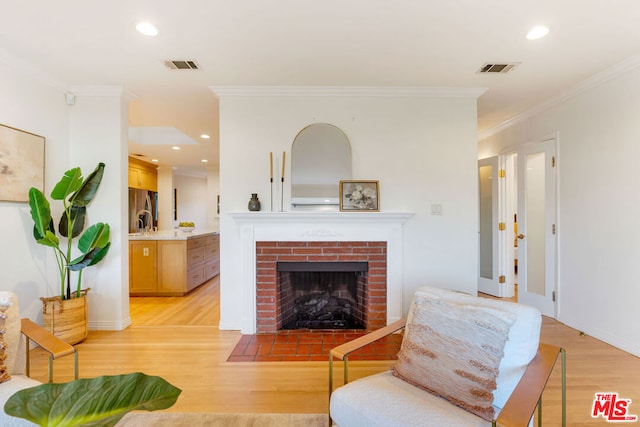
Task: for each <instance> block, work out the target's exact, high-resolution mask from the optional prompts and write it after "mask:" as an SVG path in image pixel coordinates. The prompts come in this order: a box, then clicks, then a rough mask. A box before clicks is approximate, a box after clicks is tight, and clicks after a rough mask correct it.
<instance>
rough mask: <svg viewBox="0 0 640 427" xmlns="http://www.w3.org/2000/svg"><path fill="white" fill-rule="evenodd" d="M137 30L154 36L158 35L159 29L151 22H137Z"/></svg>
mask: <svg viewBox="0 0 640 427" xmlns="http://www.w3.org/2000/svg"><path fill="white" fill-rule="evenodd" d="M136 30H138V32H139V33H140V34H144V35H145V36H151V37H153V36H157V35H158V29H157V28H156V27H155V25H153V24H152V23H151V22H146V21H144V22H138V24H136Z"/></svg>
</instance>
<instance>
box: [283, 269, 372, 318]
mask: <svg viewBox="0 0 640 427" xmlns="http://www.w3.org/2000/svg"><path fill="white" fill-rule="evenodd" d="M276 269H277V271H278V304H279V309H280V310H279V311H280V315H281V318H282V327H281V329H366V327H365V323H366V316H365V313H366V307H365V300H366V296H365V294H366V285H367V275H368V269H369V266H368V263H367V262H277V264H276Z"/></svg>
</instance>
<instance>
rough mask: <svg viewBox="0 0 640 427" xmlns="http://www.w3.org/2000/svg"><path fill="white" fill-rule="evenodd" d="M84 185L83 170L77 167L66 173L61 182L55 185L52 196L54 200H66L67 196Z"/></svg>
mask: <svg viewBox="0 0 640 427" xmlns="http://www.w3.org/2000/svg"><path fill="white" fill-rule="evenodd" d="M81 185H82V171H80V168H78V167H75V168H73V169H69V170H68V171H66V172H65V173H64V175H63V176H62V179H60V182H58V183H57V184H56V186H55V187H53V190H52V191H51V198H52V199H53V200H64V199H66V198H67V196H68V195H69V194H71V193H73V192H75V191H77V190H78V188H80V186H81Z"/></svg>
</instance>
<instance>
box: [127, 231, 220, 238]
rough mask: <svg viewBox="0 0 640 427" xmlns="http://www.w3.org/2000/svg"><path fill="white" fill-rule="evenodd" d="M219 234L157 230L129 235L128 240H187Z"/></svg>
mask: <svg viewBox="0 0 640 427" xmlns="http://www.w3.org/2000/svg"><path fill="white" fill-rule="evenodd" d="M216 234H220V233H218V232H217V231H213V230H198V229H195V230H193V231H182V230H178V229H176V230H158V231H150V232H149V233H129V240H189V239H195V238H196V237H203V236H210V235H216Z"/></svg>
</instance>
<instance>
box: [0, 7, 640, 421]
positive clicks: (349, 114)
mask: <svg viewBox="0 0 640 427" xmlns="http://www.w3.org/2000/svg"><path fill="white" fill-rule="evenodd" d="M468 6H469V7H472V6H471V5H468ZM574 6H575V8H576V10H580V9H582V8H583V7H584V5H580V6H578V5H574ZM623 6H626V8H625V7H623ZM618 7H620V9H621V10H622V9H624V10H626V11H627V15H628V16H627V17H624V19H623V13H621V11H620V10H618V13H619V15H616V17H619V18H620V20H621V21H624V22H625V23H626V24H625V25H631V24H628V23H629V22H630V21H633V20H634V19H635V18H637V16H635V15H637V13H638V11H637V9H638V8H637V6H636V5H635V4H634V3H632V2H621V4H620V5H618ZM550 8H551V9H553V7H550ZM592 8H593V9H597V8H598V6H592ZM369 13H373V12H369ZM477 13H478V16H481V12H480V11H477ZM585 14H586V12H585ZM592 15H593V13H592V11H590V13H589V14H588V15H585V16H583V19H585V20H586V19H587V18H589V19H591V20H593V21H590V22H597V21H596V20H594V18H593V17H592ZM576 16H577V17H579V16H580V13H577V14H576ZM355 20H357V18H355V17H354V22H355ZM613 21H615V20H614V19H612V20H611V22H608V25H607V30H609V32H611V33H613V34H614V37H615V36H616V35H617V36H618V37H619V38H620V40H619V43H617V42H616V43H614V42H610V44H608V45H607V46H611V49H609V50H610V51H612V50H614V49H613V46H616V48H618V49H621V50H620V51H615V55H614V54H611V56H607V57H606V58H605V59H603V60H602V62H601V63H600V64H599V65H598V66H592V68H591V69H592V70H594V69H595V70H597V71H594V72H592V73H589V74H588V75H583V76H582V78H581V79H579V83H576V84H574V85H572V86H571V87H565V88H558V90H557V91H556V92H555V93H554V96H550V97H548V98H546V99H545V100H544V102H542V101H541V102H539V103H537V104H535V105H534V106H532V107H531V108H530V109H528V110H524V111H522V112H521V114H519V115H515V114H514V115H512V116H509V120H507V118H506V117H505V120H502V121H499V125H498V124H497V125H496V126H494V127H491V128H489V127H486V126H484V127H482V128H480V126H479V122H478V120H479V119H478V109H479V105H481V104H482V100H483V97H484V95H479V94H478V93H475V94H474V93H473V92H471V93H469V92H467V93H466V95H465V96H464V97H458V96H454V95H453V94H452V93H451V92H450V93H449V94H448V95H447V96H448V97H447V96H445V97H441V96H435V95H434V94H433V93H431V94H429V93H425V92H424V91H423V92H422V93H421V94H420V93H418V94H419V96H414V95H411V96H409V95H407V94H406V93H405V94H403V95H399V94H398V93H396V94H393V93H391V94H389V93H382V92H383V91H380V90H378V92H377V93H376V92H375V86H374V90H373V91H370V92H369V93H366V94H363V93H359V94H356V93H354V91H353V90H352V89H350V87H352V86H349V85H354V86H358V85H360V84H365V85H371V81H366V82H362V83H361V82H360V81H359V80H358V79H357V78H356V77H352V78H348V79H347V78H345V79H344V81H342V80H341V81H339V82H337V83H336V81H335V80H332V81H329V82H328V83H326V82H325V83H324V84H325V85H326V84H331V83H334V84H341V85H345V86H341V88H342V92H341V93H337V94H336V93H333V94H331V95H330V96H326V95H322V94H320V93H310V91H309V90H307V92H304V91H300V92H298V93H297V94H296V96H290V95H287V96H285V95H277V94H273V93H272V94H269V95H268V96H267V95H265V94H261V93H257V92H256V91H253V92H251V90H253V89H249V90H247V91H246V92H245V93H244V94H238V93H236V94H233V93H230V92H229V91H227V92H225V91H224V84H226V83H229V82H231V83H229V84H234V82H233V80H232V79H226V80H225V79H221V81H208V82H206V83H205V85H206V87H207V90H208V91H209V92H213V93H215V92H216V90H217V92H218V93H219V94H220V95H219V101H216V102H219V103H220V106H221V111H220V126H221V130H220V159H221V162H220V182H221V200H222V205H221V209H222V210H221V219H220V227H221V229H220V231H221V236H223V237H222V256H221V261H222V266H221V267H222V274H221V281H222V282H221V283H220V292H221V318H220V323H221V329H230V330H236V331H237V330H242V328H243V327H245V325H244V324H243V321H245V320H246V319H247V318H248V317H247V316H246V313H245V311H246V309H247V300H246V299H244V298H243V293H242V292H244V291H243V290H242V289H241V288H239V287H237V284H238V283H240V282H242V279H241V278H239V275H241V274H243V273H242V271H241V268H240V265H241V262H242V261H241V260H240V259H239V255H238V252H239V247H240V246H239V245H240V243H241V242H240V238H239V236H238V232H239V229H240V226H239V225H238V224H237V223H236V222H235V220H234V219H233V217H232V213H235V212H245V211H246V205H247V200H248V198H249V196H250V194H251V193H254V192H258V193H260V194H261V196H263V197H265V198H267V199H268V194H269V180H268V178H269V175H268V173H269V171H268V159H269V152H274V153H281V152H282V151H286V152H287V153H288V152H289V150H290V146H291V142H292V141H293V138H294V137H295V135H296V133H297V132H298V131H300V129H302V128H303V127H304V126H305V125H306V124H308V123H310V122H312V121H313V120H314V119H315V120H317V121H323V122H329V123H332V124H334V125H336V126H339V127H340V128H342V129H344V130H345V131H347V132H348V133H349V135H350V136H352V138H351V142H352V144H353V154H354V156H353V157H354V174H355V175H356V176H357V177H358V178H362V179H377V180H379V181H380V187H381V211H382V212H381V213H384V211H387V212H410V213H412V214H413V216H412V217H411V219H409V220H408V221H407V222H406V223H405V224H404V225H403V227H404V228H403V230H404V231H403V246H402V255H401V257H400V260H399V261H398V259H395V260H394V261H395V262H400V264H401V266H402V267H401V270H402V295H401V296H400V298H399V301H400V302H401V303H400V304H401V306H400V308H399V311H402V310H403V309H404V308H405V307H406V304H407V302H408V300H409V299H410V298H411V294H412V291H413V290H415V289H416V288H417V287H419V286H421V285H425V284H431V285H438V286H441V287H443V288H449V289H456V290H461V291H467V292H473V291H475V290H476V289H477V262H478V261H477V258H478V256H477V160H478V159H480V158H485V157H490V156H492V155H496V154H501V153H503V152H505V151H509V150H511V149H512V148H513V147H516V146H518V145H520V144H524V143H528V142H534V141H537V140H539V139H540V138H543V137H545V136H547V135H549V134H553V135H557V136H558V141H559V143H558V152H557V155H558V207H559V209H558V214H557V215H558V256H557V261H556V263H557V268H558V274H557V287H558V301H557V320H558V321H559V322H562V323H564V324H566V325H568V326H570V327H572V328H573V329H575V330H576V331H581V332H583V333H585V334H587V335H589V336H591V337H595V338H596V339H598V340H601V341H603V342H606V343H608V344H611V345H613V346H615V347H617V348H619V349H621V350H623V351H625V352H627V353H630V354H632V355H635V356H639V355H640V347H639V344H638V343H640V322H638V311H637V309H636V306H635V301H637V300H638V298H639V297H640V288H639V287H638V286H637V284H636V283H635V282H636V280H635V277H636V274H635V271H634V268H633V266H634V265H635V260H636V259H638V257H639V255H640V248H639V247H638V245H637V238H635V234H634V225H635V222H636V219H637V218H638V217H639V216H640V215H639V214H640V207H639V206H638V204H637V203H635V198H634V196H635V194H636V193H637V191H636V188H637V185H636V182H638V180H639V178H640V176H639V175H640V171H639V170H638V168H637V167H636V165H635V163H636V160H635V159H636V158H637V157H638V154H640V153H639V152H640V147H639V146H638V144H637V141H638V139H639V137H640V129H639V128H638V126H637V124H636V123H637V120H636V111H637V107H638V105H639V104H640V90H639V86H638V84H637V82H638V81H639V79H640V68H639V65H640V60H639V59H638V57H637V56H636V52H635V51H634V52H632V53H630V51H631V50H632V49H629V50H622V47H624V46H627V44H631V45H634V39H633V37H636V36H635V32H633V31H631V30H629V28H633V27H632V26H631V27H628V26H625V25H622V24H616V23H615V22H613ZM636 21H637V20H636ZM455 22H458V21H457V20H456V21H455ZM615 27H617V28H615ZM625 30H626V31H628V34H627V35H628V38H624V39H623V38H622V37H621V36H620V32H622V33H624V31H625ZM567 31H573V29H572V30H567ZM576 31H577V30H576ZM614 40H615V38H614ZM623 40H624V43H623ZM621 45H622V46H621ZM634 46H637V44H636V45H634ZM12 47H13V46H11V45H5V46H4V49H3V51H2V52H1V53H2V55H1V57H0V58H1V60H0V77H1V78H0V91H1V93H2V94H3V96H2V97H1V98H0V112H1V115H2V117H0V123H2V124H4V125H8V126H12V127H15V128H19V129H23V130H26V131H29V132H33V133H36V134H39V135H43V136H45V137H46V145H45V149H46V151H45V159H46V165H45V186H46V188H47V189H49V190H50V188H51V186H52V185H53V184H54V183H55V182H56V179H57V177H59V176H60V175H61V173H62V172H64V171H65V170H67V169H68V168H69V167H71V166H74V165H76V164H80V165H81V166H82V167H83V169H87V170H89V169H90V168H91V167H92V166H93V165H95V163H97V162H98V161H104V162H105V163H106V164H107V169H106V174H107V175H106V176H107V177H108V178H106V179H105V181H104V182H103V186H102V187H101V193H100V197H99V198H96V200H95V204H94V205H92V210H93V211H94V212H99V213H100V216H101V218H100V220H102V221H106V222H109V223H110V224H112V227H113V230H114V235H113V243H112V249H111V252H110V254H109V257H108V258H107V259H105V260H104V262H103V263H102V264H101V265H99V266H97V267H96V268H94V271H91V272H88V273H87V274H86V277H85V279H86V281H87V283H89V284H90V287H91V288H92V293H93V296H92V298H93V299H92V302H91V307H90V310H91V314H90V324H91V327H92V329H93V330H96V331H98V330H112V331H117V330H124V329H126V328H127V327H128V326H129V324H130V323H131V319H130V315H129V299H128V286H127V283H128V265H127V262H128V260H127V250H126V244H127V235H126V232H127V230H126V227H125V226H124V224H125V223H126V196H125V194H124V193H125V192H124V189H125V188H126V186H127V185H126V182H127V179H126V164H127V155H128V152H127V140H126V139H127V138H126V135H127V132H126V129H127V126H128V109H129V104H130V99H129V98H128V97H127V91H126V88H122V87H120V86H119V85H118V84H117V83H116V84H115V85H114V86H109V87H105V86H100V87H98V86H91V85H89V86H84V87H75V88H74V93H75V94H76V104H75V105H73V106H69V105H67V104H66V103H65V101H64V95H65V93H66V92H67V91H68V90H69V86H68V85H65V84H59V81H58V80H55V79H52V78H51V73H53V72H54V71H55V70H50V71H48V72H47V70H40V69H39V68H38V67H37V66H35V65H33V64H31V63H29V62H28V61H26V60H24V59H22V58H21V57H20V53H21V52H20V49H21V48H20V45H18V44H16V46H15V47H13V48H12ZM58 49H61V50H63V49H64V47H58ZM532 49H533V48H532ZM585 49H586V47H585ZM605 50H606V49H605ZM565 53H566V54H567V55H569V54H574V52H565ZM514 55H515V53H514ZM580 56H593V55H590V54H589V53H584V54H581V55H580ZM484 60H486V58H482V59H478V60H477V61H476V62H478V63H480V62H481V61H484ZM292 62H295V61H293V60H292ZM384 63H386V61H384ZM293 65H294V64H292V66H293ZM383 66H384V64H378V65H377V67H383ZM373 68H376V67H373ZM396 71H397V72H398V73H399V74H402V73H403V72H404V70H396ZM474 71H475V70H474ZM516 71H517V69H516ZM56 77H58V78H59V79H64V80H67V79H69V80H70V81H71V84H73V83H74V82H73V76H65V75H63V76H56ZM491 77H499V76H491ZM283 80H284V81H278V82H276V84H274V85H280V86H278V87H279V88H280V89H283V88H286V86H282V85H288V84H294V83H298V81H297V80H296V79H294V78H293V77H292V78H291V79H285V78H283ZM395 81H396V80H393V82H392V84H389V85H388V86H392V85H395V84H396V83H395ZM385 82H387V80H385V79H380V83H379V84H380V85H382V84H383V83H385ZM241 83H242V84H244V85H246V86H251V85H250V84H249V83H250V82H241ZM258 83H260V84H266V83H272V82H258ZM315 83H317V81H315V80H313V81H311V80H310V81H308V82H303V83H301V84H306V85H310V84H315ZM101 84H108V83H105V82H101ZM445 84H446V82H434V83H431V84H428V85H427V86H430V87H431V86H434V85H436V86H441V85H445ZM412 85H413V86H415V85H416V83H415V82H414V83H413V84H412ZM209 86H211V87H212V88H209ZM478 86H480V85H478ZM369 87H371V86H369ZM216 88H217V89H216ZM307 88H308V86H307ZM501 90H502V91H508V88H502V89H501ZM280 92H281V93H282V92H284V90H280ZM418 92H420V91H418ZM365 95H366V96H365ZM478 96H479V98H478ZM247 123H250V124H251V126H248V125H247ZM479 128H480V130H481V132H480V134H479V135H478V130H479ZM288 176H289V170H288V169H287V170H286V175H285V178H286V177H288ZM285 188H288V187H286V186H285ZM286 197H288V194H287V195H286ZM287 201H288V199H285V202H287ZM433 204H441V205H442V215H432V214H431V206H432V205H433ZM0 212H1V214H2V218H3V221H2V223H1V224H0V236H1V237H2V240H3V241H4V242H5V246H7V247H9V245H10V250H6V251H4V255H3V257H2V259H1V260H0V266H2V269H3V271H4V272H5V280H4V281H3V285H2V289H3V290H11V291H14V292H16V293H17V294H18V295H19V297H20V302H21V309H22V311H23V313H24V315H25V316H27V317H29V318H32V319H33V320H34V321H37V322H38V321H40V320H41V319H42V317H41V316H42V315H41V309H42V307H41V302H40V300H39V297H40V296H44V295H51V294H53V293H54V292H55V290H56V289H57V283H56V277H57V276H56V273H55V269H56V267H55V263H54V260H53V259H49V258H48V256H47V254H48V252H47V251H46V248H42V247H38V246H37V245H36V244H35V243H34V242H33V241H32V239H31V224H30V222H29V220H30V218H29V212H28V207H27V206H26V205H24V204H15V203H6V202H1V203H0ZM96 215H97V214H96ZM16 266H20V267H19V268H17V267H16ZM244 274H246V272H245V273H244ZM600 368H601V367H597V366H594V369H600ZM585 381H586V379H585ZM596 391H602V390H596ZM620 393H623V391H622V390H620ZM626 396H628V397H629V398H632V399H636V400H637V399H638V398H639V396H640V391H638V390H637V389H627V390H626ZM275 409H277V408H275Z"/></svg>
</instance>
